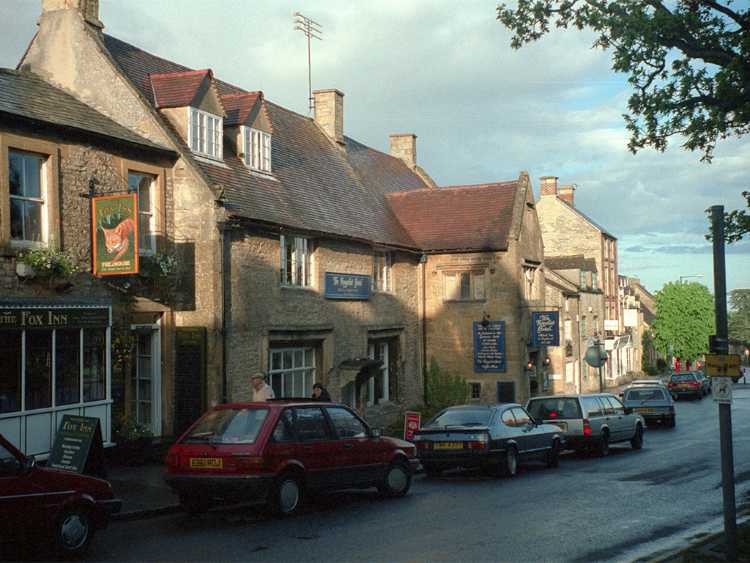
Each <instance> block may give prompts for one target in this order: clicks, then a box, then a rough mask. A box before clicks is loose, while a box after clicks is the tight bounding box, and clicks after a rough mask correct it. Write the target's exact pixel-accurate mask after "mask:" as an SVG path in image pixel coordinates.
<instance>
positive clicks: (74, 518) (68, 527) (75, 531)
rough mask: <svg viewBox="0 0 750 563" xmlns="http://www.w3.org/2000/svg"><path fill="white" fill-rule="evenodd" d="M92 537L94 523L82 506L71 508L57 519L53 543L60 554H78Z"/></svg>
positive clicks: (83, 550)
mask: <svg viewBox="0 0 750 563" xmlns="http://www.w3.org/2000/svg"><path fill="white" fill-rule="evenodd" d="M93 537H94V523H93V522H92V521H91V516H90V515H89V513H88V511H87V510H85V509H84V508H71V509H68V510H66V511H64V512H63V513H62V514H61V515H60V517H59V518H58V519H57V527H56V530H55V544H56V545H57V550H58V551H59V552H60V554H62V555H67V556H79V555H81V554H83V553H84V552H85V551H86V549H88V546H89V544H90V543H91V539H92V538H93Z"/></svg>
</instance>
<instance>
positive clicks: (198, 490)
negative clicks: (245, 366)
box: [165, 399, 419, 515]
mask: <svg viewBox="0 0 750 563" xmlns="http://www.w3.org/2000/svg"><path fill="white" fill-rule="evenodd" d="M166 463H167V473H166V476H165V478H166V481H167V483H168V484H169V485H170V487H172V489H174V491H175V492H176V493H177V494H178V495H179V497H180V503H181V504H182V506H183V508H184V509H185V510H186V511H188V512H189V513H193V514H195V513H200V512H204V511H206V510H208V509H209V508H210V507H211V505H212V504H214V503H216V502H217V501H228V502H240V501H243V502H252V501H261V502H265V503H266V504H267V505H268V507H269V508H271V509H272V510H273V511H274V512H275V513H276V514H279V515H289V514H292V513H294V512H295V511H296V510H297V509H298V508H299V507H300V505H301V504H302V500H303V497H304V495H305V493H308V492H312V491H320V490H331V489H347V488H367V487H377V488H378V490H379V491H380V492H381V494H383V495H386V496H393V497H397V496H403V495H405V494H406V493H407V492H408V491H409V488H410V486H411V478H412V475H413V473H414V471H415V469H416V468H417V466H418V464H419V462H418V460H417V459H416V457H415V448H414V445H413V444H411V443H410V442H405V441H403V440H399V439H396V438H388V437H384V436H381V435H380V432H379V431H378V430H375V429H371V428H370V427H369V426H368V425H367V424H366V423H365V422H364V421H363V420H362V419H361V418H360V417H359V416H357V414H355V413H354V412H353V411H351V410H350V409H349V408H348V407H346V406H343V405H338V404H333V403H319V402H311V401H304V400H290V399H285V400H273V401H269V402H265V403H237V404H228V405H221V406H218V407H215V408H214V409H212V410H211V411H209V412H207V413H206V414H204V415H203V416H202V417H201V418H200V419H198V421H197V422H196V423H195V424H193V425H192V427H191V428H190V429H188V431H187V432H185V433H184V434H183V435H182V436H181V437H180V439H179V440H178V441H177V442H176V443H175V444H174V445H173V446H172V447H171V448H170V450H169V452H168V454H167V459H166Z"/></svg>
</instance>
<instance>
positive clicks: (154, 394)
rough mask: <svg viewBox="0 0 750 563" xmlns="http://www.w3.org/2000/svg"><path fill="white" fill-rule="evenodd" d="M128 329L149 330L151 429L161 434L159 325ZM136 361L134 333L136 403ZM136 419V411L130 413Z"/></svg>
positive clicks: (136, 400)
mask: <svg viewBox="0 0 750 563" xmlns="http://www.w3.org/2000/svg"><path fill="white" fill-rule="evenodd" d="M130 329H131V330H132V331H135V332H141V333H143V332H144V331H147V332H150V334H149V335H148V338H151V377H150V382H151V428H150V429H149V430H151V432H152V434H153V435H154V436H161V432H162V427H161V400H162V396H161V326H160V325H159V324H143V325H130ZM139 363H140V362H138V343H137V335H136V361H135V365H134V366H133V369H135V370H136V377H135V379H136V386H135V388H134V389H132V392H133V393H134V394H135V403H136V405H138V403H139V399H138V380H139V379H140V378H139V375H138V372H137V370H138V369H139ZM131 415H132V416H134V417H135V419H136V420H138V413H137V412H135V413H131Z"/></svg>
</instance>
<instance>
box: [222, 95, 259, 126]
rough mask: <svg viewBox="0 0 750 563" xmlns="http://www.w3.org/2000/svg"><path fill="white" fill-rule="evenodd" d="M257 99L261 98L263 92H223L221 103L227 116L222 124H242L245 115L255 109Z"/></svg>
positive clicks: (245, 118) (245, 117)
mask: <svg viewBox="0 0 750 563" xmlns="http://www.w3.org/2000/svg"><path fill="white" fill-rule="evenodd" d="M258 100H261V101H262V100H263V92H243V93H241V94H225V95H223V96H222V97H221V103H222V104H223V105H224V110H225V111H226V112H227V116H226V117H225V118H224V125H226V126H232V125H242V124H244V123H245V121H246V120H247V116H248V115H250V113H251V112H252V111H253V110H254V109H255V105H256V103H257V102H258Z"/></svg>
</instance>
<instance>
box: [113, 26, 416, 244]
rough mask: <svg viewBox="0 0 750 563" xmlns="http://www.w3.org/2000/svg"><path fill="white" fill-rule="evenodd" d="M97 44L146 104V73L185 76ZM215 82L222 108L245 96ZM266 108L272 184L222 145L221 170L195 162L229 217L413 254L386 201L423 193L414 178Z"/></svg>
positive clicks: (137, 54)
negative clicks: (219, 192)
mask: <svg viewBox="0 0 750 563" xmlns="http://www.w3.org/2000/svg"><path fill="white" fill-rule="evenodd" d="M102 38H103V41H104V45H105V46H106V48H107V49H108V50H109V52H110V54H111V56H112V58H113V59H114V60H115V62H116V63H117V64H118V65H119V66H120V68H121V70H122V71H123V74H124V75H125V76H126V77H127V78H128V79H129V80H130V81H131V82H132V83H133V85H134V86H135V87H136V88H138V89H139V90H140V91H141V93H142V94H143V95H144V97H145V98H146V99H147V100H149V101H150V102H151V103H153V102H154V98H153V93H152V92H151V88H150V81H149V78H148V74H149V73H174V72H185V71H190V69H188V68H187V67H184V66H182V65H178V64H176V63H173V62H171V61H167V60H165V59H162V58H160V57H157V56H155V55H152V54H150V53H147V52H146V51H143V50H141V49H138V48H137V47H134V46H132V45H129V44H128V43H125V42H123V41H120V40H119V39H116V38H114V37H111V36H109V35H106V34H105V35H103V36H102ZM215 82H216V86H217V88H218V91H219V94H220V95H221V97H222V102H225V101H226V99H227V96H228V95H232V94H251V93H250V92H246V91H245V90H242V89H241V88H238V87H237V86H234V85H231V84H228V83H226V82H222V81H221V80H216V81H215ZM264 104H265V106H264V107H265V109H266V111H267V113H268V117H269V120H270V122H271V125H272V127H273V142H272V156H271V161H272V169H273V177H265V176H264V175H261V174H257V173H253V172H251V171H250V170H249V169H248V168H247V167H246V166H245V165H244V164H243V163H242V162H241V161H240V159H239V158H237V156H236V154H233V153H232V152H231V149H230V148H229V146H228V143H225V145H224V146H225V149H226V150H225V154H224V160H223V162H221V163H219V162H217V163H215V164H214V163H211V162H210V161H209V160H208V159H203V158H201V159H198V158H194V159H193V161H194V162H195V164H196V165H197V166H198V167H200V169H201V170H202V171H203V173H204V174H205V175H206V176H207V178H208V179H209V181H211V182H213V183H216V184H220V185H221V186H223V187H224V200H225V201H226V202H227V203H228V204H229V205H228V208H229V209H230V210H231V213H232V214H234V215H237V216H240V217H244V218H247V219H251V220H254V221H260V222H265V223H271V224H277V225H283V226H285V227H291V228H297V229H301V230H306V231H313V232H317V233H328V234H334V235H341V236H345V237H352V238H356V239H361V240H367V241H371V242H375V243H380V244H385V245H394V246H402V247H407V248H416V247H417V245H416V243H415V241H414V240H412V238H411V237H410V236H409V233H408V232H407V230H406V229H404V227H403V226H402V225H401V223H399V221H398V219H397V218H396V216H395V215H394V214H393V212H392V210H391V208H390V207H389V206H388V205H386V203H385V198H384V194H386V193H389V192H392V191H401V190H408V189H415V188H418V189H425V188H426V184H425V183H424V182H423V181H422V179H421V178H420V177H419V176H418V175H417V174H416V173H415V172H413V171H412V170H411V169H410V168H409V167H408V166H407V165H406V164H405V163H404V162H403V161H401V160H400V159H398V158H395V157H392V156H390V155H387V154H385V153H382V152H380V151H377V150H375V149H372V148H370V147H366V146H365V145H362V144H361V143H358V142H357V141H355V140H353V139H351V138H348V137H346V138H345V146H344V147H343V150H342V149H341V148H339V147H338V146H335V145H334V144H333V143H332V142H331V141H330V140H329V139H328V137H326V135H325V133H323V132H322V130H321V129H320V128H319V127H318V126H317V125H316V124H315V123H314V121H313V120H312V119H311V118H309V117H305V116H302V115H299V114H297V113H295V112H293V111H290V110H288V109H285V108H283V107H281V106H278V105H276V104H274V103H271V102H269V101H268V100H264ZM232 119H239V116H236V117H234V116H233V117H232ZM164 122H165V124H166V125H167V126H169V125H168V122H167V121H166V119H165V120H164ZM183 149H184V151H185V154H186V155H187V156H186V158H192V157H191V156H190V151H189V150H188V149H187V147H185V146H184V144H183Z"/></svg>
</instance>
